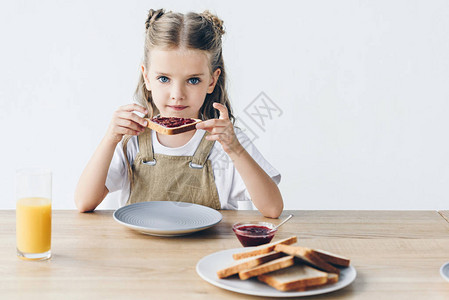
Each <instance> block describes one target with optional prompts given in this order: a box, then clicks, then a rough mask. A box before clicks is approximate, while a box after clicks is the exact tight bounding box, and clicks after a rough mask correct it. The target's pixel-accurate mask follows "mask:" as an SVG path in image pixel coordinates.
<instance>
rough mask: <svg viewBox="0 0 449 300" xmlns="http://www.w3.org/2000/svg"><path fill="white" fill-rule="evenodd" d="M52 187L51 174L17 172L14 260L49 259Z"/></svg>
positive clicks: (42, 171)
mask: <svg viewBox="0 0 449 300" xmlns="http://www.w3.org/2000/svg"><path fill="white" fill-rule="evenodd" d="M51 185H52V173H51V171H50V170H46V169H22V170H18V171H17V172H16V238H17V256H19V257H20V258H22V259H25V260H45V259H49V258H50V257H51V191H52V187H51Z"/></svg>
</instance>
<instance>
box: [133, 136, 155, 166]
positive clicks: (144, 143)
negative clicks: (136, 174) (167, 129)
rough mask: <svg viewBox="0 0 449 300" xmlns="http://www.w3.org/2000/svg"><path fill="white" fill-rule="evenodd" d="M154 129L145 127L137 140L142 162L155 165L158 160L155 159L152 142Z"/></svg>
mask: <svg viewBox="0 0 449 300" xmlns="http://www.w3.org/2000/svg"><path fill="white" fill-rule="evenodd" d="M151 136H152V130H151V129H149V128H145V131H144V132H142V133H141V134H140V135H139V136H138V137H137V140H138V142H139V152H140V157H141V158H142V163H144V164H146V165H155V164H156V160H155V159H154V152H153V144H152V142H151Z"/></svg>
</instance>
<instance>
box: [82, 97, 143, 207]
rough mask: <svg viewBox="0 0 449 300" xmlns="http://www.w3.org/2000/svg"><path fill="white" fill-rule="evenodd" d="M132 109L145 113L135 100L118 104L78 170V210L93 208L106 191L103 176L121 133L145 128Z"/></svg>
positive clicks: (130, 132)
mask: <svg viewBox="0 0 449 300" xmlns="http://www.w3.org/2000/svg"><path fill="white" fill-rule="evenodd" d="M133 111H140V112H142V113H144V114H146V113H147V112H146V110H145V109H144V108H143V107H142V106H140V105H137V104H130V105H125V106H123V107H120V108H119V109H118V110H117V111H116V112H115V113H114V115H113V118H112V121H111V123H110V125H109V127H108V130H107V132H106V135H105V136H104V138H103V139H102V140H101V142H100V144H99V145H98V147H97V149H96V150H95V152H94V154H93V156H92V158H91V159H90V160H89V162H88V163H87V166H86V168H85V169H84V171H83V173H82V174H81V176H80V179H79V181H78V184H77V186H76V190H75V204H76V207H77V208H78V210H79V211H80V212H87V211H92V210H94V209H95V208H96V207H97V206H98V205H99V204H100V203H101V202H102V201H103V199H104V198H105V197H106V195H107V194H108V193H109V191H108V189H107V188H106V185H105V183H106V176H107V174H108V170H109V165H110V164H111V160H112V156H113V155H114V151H115V148H116V146H117V144H118V143H119V142H120V141H121V139H122V137H123V135H125V134H130V135H138V134H140V133H141V132H142V131H143V130H144V129H145V126H146V123H145V122H146V121H145V120H144V119H143V118H141V117H139V116H138V115H136V114H135V113H133Z"/></svg>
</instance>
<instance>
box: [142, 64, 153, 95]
mask: <svg viewBox="0 0 449 300" xmlns="http://www.w3.org/2000/svg"><path fill="white" fill-rule="evenodd" d="M140 68H141V69H142V75H143V80H144V81H145V87H146V88H147V90H148V91H151V86H150V80H149V79H148V72H147V70H146V69H145V66H144V65H141V66H140Z"/></svg>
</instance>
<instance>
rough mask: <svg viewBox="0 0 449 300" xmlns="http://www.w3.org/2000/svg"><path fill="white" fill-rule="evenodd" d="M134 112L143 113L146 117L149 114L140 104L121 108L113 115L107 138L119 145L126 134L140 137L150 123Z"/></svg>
mask: <svg viewBox="0 0 449 300" xmlns="http://www.w3.org/2000/svg"><path fill="white" fill-rule="evenodd" d="M134 111H137V112H141V113H143V114H144V115H146V114H147V113H148V111H147V110H146V109H145V108H144V107H143V106H141V105H138V104H128V105H124V106H121V107H119V108H118V109H117V110H116V111H115V112H114V114H113V115H112V120H111V123H110V124H109V127H108V130H107V132H106V137H107V138H108V139H110V140H111V141H113V142H114V143H116V144H118V143H119V142H120V141H121V140H122V137H123V136H124V135H125V134H128V135H139V134H140V133H142V132H143V131H144V130H145V128H146V126H147V123H148V122H147V121H146V120H145V119H144V118H141V117H139V116H138V115H137V114H135V113H134Z"/></svg>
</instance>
